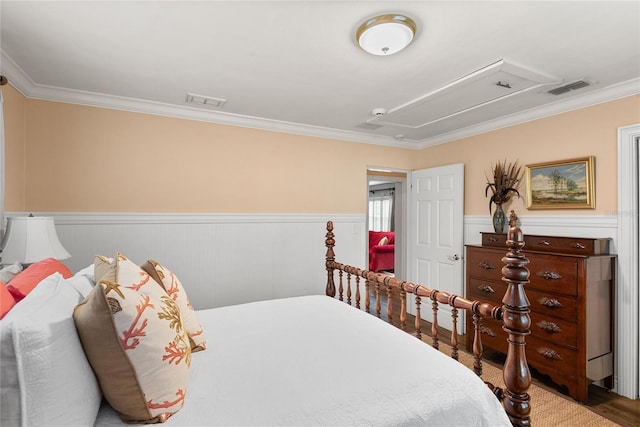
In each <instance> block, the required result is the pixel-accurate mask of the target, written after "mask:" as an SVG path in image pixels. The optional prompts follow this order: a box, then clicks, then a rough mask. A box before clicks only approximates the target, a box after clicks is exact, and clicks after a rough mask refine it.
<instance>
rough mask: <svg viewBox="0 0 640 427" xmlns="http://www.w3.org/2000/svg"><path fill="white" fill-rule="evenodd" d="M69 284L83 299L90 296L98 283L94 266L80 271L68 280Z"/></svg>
mask: <svg viewBox="0 0 640 427" xmlns="http://www.w3.org/2000/svg"><path fill="white" fill-rule="evenodd" d="M67 283H68V284H70V285H71V286H73V287H74V288H75V289H76V290H77V291H78V292H80V294H81V295H82V296H83V297H86V296H87V295H89V293H90V292H91V290H92V289H93V287H94V286H95V285H96V281H95V279H94V276H93V264H91V265H90V266H88V267H85V268H83V269H82V270H80V271H78V272H77V273H76V274H74V275H73V276H71V277H69V278H68V279H67Z"/></svg>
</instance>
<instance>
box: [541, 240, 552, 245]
mask: <svg viewBox="0 0 640 427" xmlns="http://www.w3.org/2000/svg"><path fill="white" fill-rule="evenodd" d="M538 244H539V245H542V246H549V245H551V243H549V242H547V241H546V240H540V241H539V242H538Z"/></svg>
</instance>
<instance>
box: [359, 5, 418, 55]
mask: <svg viewBox="0 0 640 427" xmlns="http://www.w3.org/2000/svg"><path fill="white" fill-rule="evenodd" d="M415 34H416V23H415V22H413V20H412V19H411V18H408V17H406V16H404V15H395V14H389V15H380V16H376V17H375V18H371V19H369V20H367V21H366V22H364V23H363V24H362V25H360V27H358V31H356V40H357V41H358V44H359V45H360V47H361V48H362V49H363V50H365V51H366V52H369V53H370V54H372V55H380V56H385V55H393V54H394V53H397V52H400V51H401V50H402V49H404V48H405V47H407V46H408V45H409V43H411V41H412V40H413V37H414V36H415Z"/></svg>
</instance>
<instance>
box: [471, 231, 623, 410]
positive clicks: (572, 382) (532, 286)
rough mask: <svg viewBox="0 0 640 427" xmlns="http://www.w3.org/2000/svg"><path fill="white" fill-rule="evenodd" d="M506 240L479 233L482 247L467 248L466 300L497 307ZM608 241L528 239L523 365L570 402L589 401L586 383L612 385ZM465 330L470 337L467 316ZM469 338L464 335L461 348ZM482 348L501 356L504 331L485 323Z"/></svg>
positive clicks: (611, 268) (501, 291)
mask: <svg viewBox="0 0 640 427" xmlns="http://www.w3.org/2000/svg"><path fill="white" fill-rule="evenodd" d="M505 239H506V234H497V233H482V245H467V246H466V264H465V265H466V297H467V298H468V299H471V300H482V301H487V302H491V303H494V304H501V298H502V296H503V295H504V293H505V290H506V285H505V284H504V283H503V282H502V281H501V269H502V266H503V265H504V263H503V262H502V260H501V259H502V257H504V256H505V253H506V246H505ZM610 241H611V239H590V238H570V237H552V236H527V235H525V247H524V249H523V252H524V254H525V256H526V257H527V258H528V259H529V265H528V268H529V271H530V273H531V276H530V278H529V280H530V283H529V284H527V285H526V287H525V289H526V292H527V296H528V298H529V303H530V305H531V313H530V316H531V335H529V336H528V337H527V350H526V351H527V360H528V362H529V365H530V366H531V367H533V368H535V369H536V370H537V371H538V372H541V373H543V374H547V375H549V376H550V377H551V379H552V380H553V381H554V382H556V383H557V384H560V385H564V386H566V387H567V388H568V393H569V395H570V396H572V397H573V398H574V399H576V400H578V401H581V402H584V401H586V400H587V390H588V386H589V383H590V382H591V381H598V380H603V379H604V380H605V385H606V386H607V387H608V388H611V386H612V384H613V320H612V319H613V309H612V307H613V306H612V301H613V285H614V283H615V274H614V273H615V256H614V255H609V246H610ZM467 317H468V318H467V320H466V322H467V331H473V325H472V323H471V319H470V318H469V317H470V316H467ZM471 335H472V334H469V333H467V337H466V338H467V348H471V339H472V336H471ZM482 344H483V347H484V348H485V349H492V350H496V351H499V352H502V353H506V351H507V342H506V333H505V332H504V331H503V330H502V329H501V328H500V326H498V324H497V323H496V322H493V321H491V320H483V329H482Z"/></svg>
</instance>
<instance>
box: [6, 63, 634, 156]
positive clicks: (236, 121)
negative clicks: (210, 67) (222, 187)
mask: <svg viewBox="0 0 640 427" xmlns="http://www.w3.org/2000/svg"><path fill="white" fill-rule="evenodd" d="M0 61H1V62H0V63H2V67H3V73H4V74H5V75H6V76H7V78H8V79H9V84H10V85H11V86H13V87H14V88H16V89H17V90H18V91H20V92H21V93H22V94H23V95H24V96H26V97H28V98H32V99H41V100H46V101H56V102H64V103H70V104H79V105H87V106H91V107H100V108H109V109H115V110H122V111H131V112H136V113H144V114H153V115H158V116H165V117H175V118H180V119H186V120H196V121H203V122H209V123H217V124H223V125H230V126H238V127H246V128H252V129H261V130H267V131H273V132H281V133H289V134H296V135H304V136H312V137H317V138H326V139H334V140H340V141H348V142H358V143H364V144H374V145H385V146H390V147H399V148H409V149H414V150H421V149H424V148H427V147H430V146H433V145H438V144H444V143H447V142H452V141H455V140H458V139H462V138H466V137H469V136H473V135H478V134H481V133H486V132H490V131H494V130H498V129H502V128H505V127H509V126H513V125H517V124H520V123H525V122H529V121H533V120H538V119H541V118H544V117H549V116H553V115H556V114H560V113H565V112H568V111H572V110H577V109H580V108H585V107H589V106H592V105H596V104H600V103H603V102H608V101H613V100H616V99H620V98H624V97H627V96H632V95H637V94H640V79H633V80H629V81H627V82H623V83H620V84H617V85H612V86H609V87H606V88H603V89H599V90H593V91H591V92H588V93H586V94H584V95H581V96H576V97H572V98H570V99H566V100H563V101H558V102H554V103H552V104H547V105H544V106H542V107H537V108H532V109H529V110H526V111H523V112H519V113H514V114H511V115H508V116H504V117H501V118H499V119H495V120H491V121H487V122H484V123H480V124H478V125H473V126H469V127H466V128H464V129H460V130H457V131H454V132H449V133H446V134H443V135H438V136H435V137H433V138H427V139H424V140H420V141H418V140H409V139H406V140H397V139H395V138H393V137H388V136H379V135H370V134H364V133H359V132H350V131H343V130H338V129H331V128H325V127H319V126H311V125H304V124H300V123H292V122H286V121H280V120H271V119H264V118H260V117H252V116H244V115H240V114H231V113H224V112H219V111H208V110H202V109H199V108H193V107H188V106H182V105H174V104H167V103H162V102H154V101H147V100H143V99H136V98H128V97H122V96H114V95H106V94H102V93H95V92H87V91H79V90H73V89H66V88H61V87H55V86H48V85H40V84H37V83H35V82H34V81H33V80H32V79H31V77H29V75H27V74H26V73H25V72H24V70H22V68H20V66H19V65H18V64H16V63H15V62H14V61H13V60H12V59H11V58H10V57H9V56H8V55H7V54H6V53H5V52H4V51H3V50H0Z"/></svg>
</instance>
